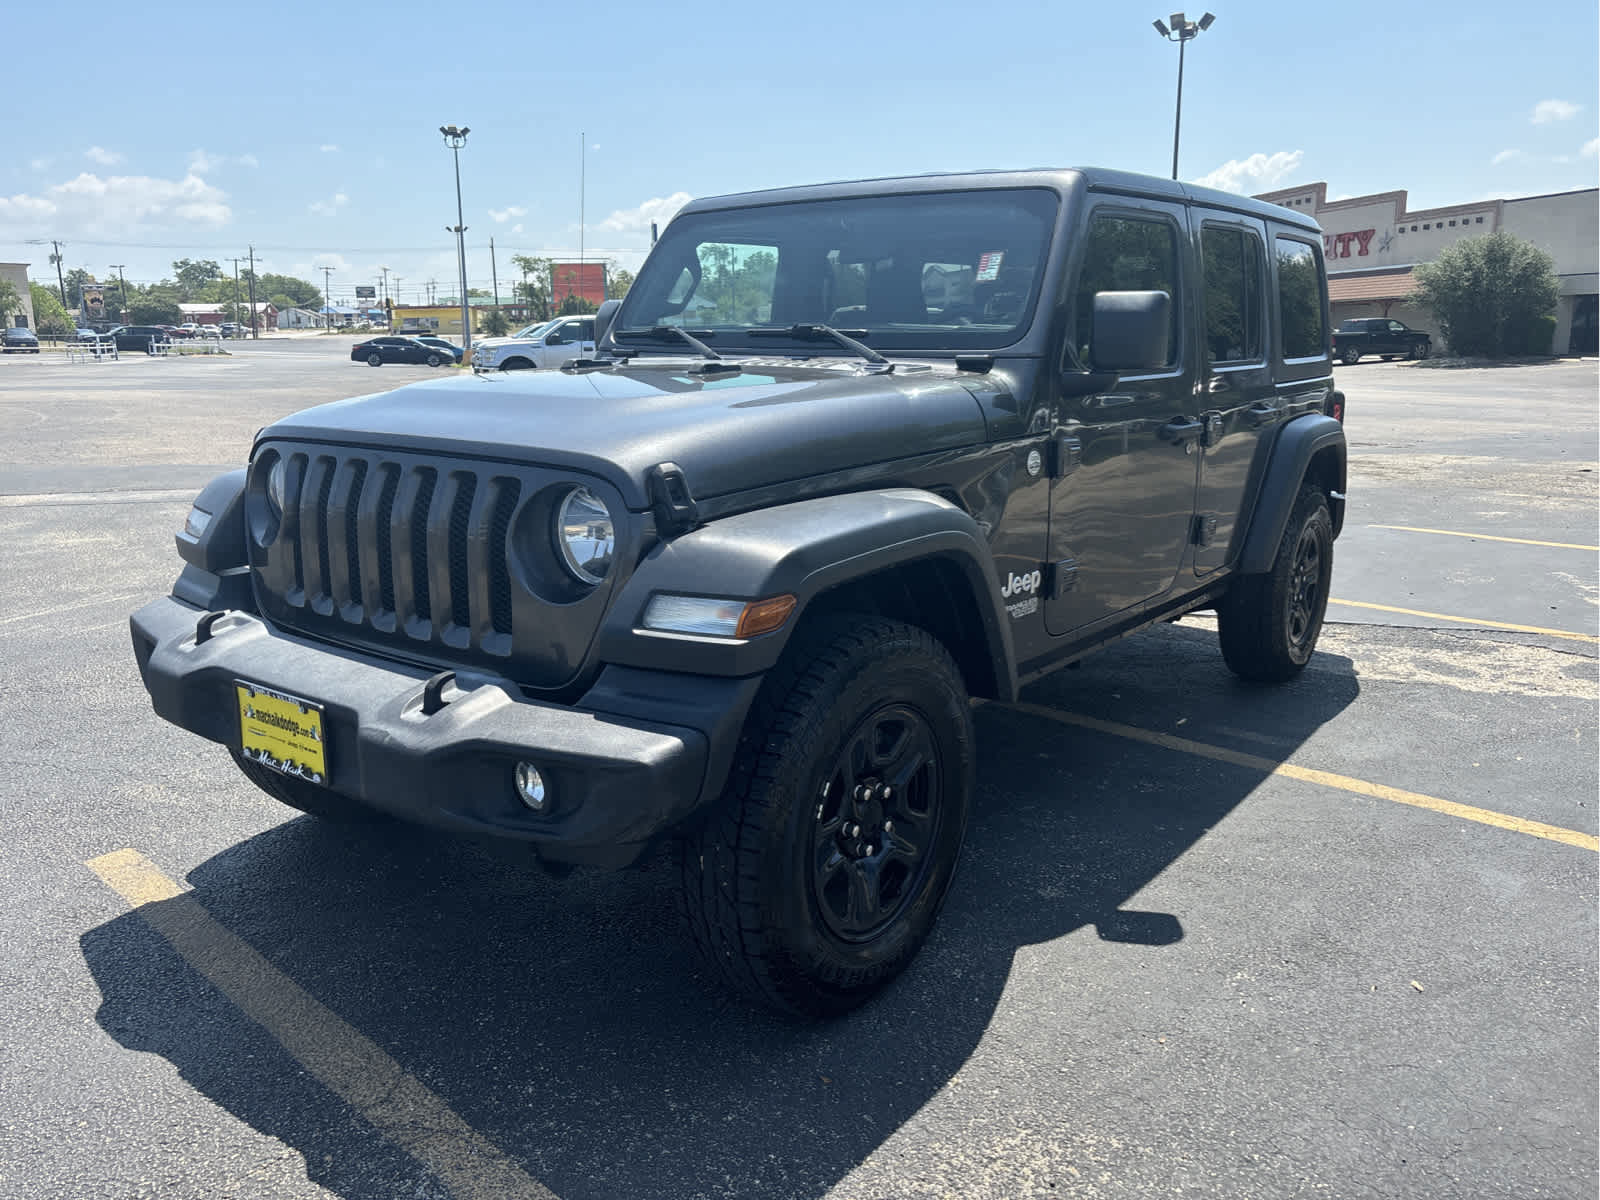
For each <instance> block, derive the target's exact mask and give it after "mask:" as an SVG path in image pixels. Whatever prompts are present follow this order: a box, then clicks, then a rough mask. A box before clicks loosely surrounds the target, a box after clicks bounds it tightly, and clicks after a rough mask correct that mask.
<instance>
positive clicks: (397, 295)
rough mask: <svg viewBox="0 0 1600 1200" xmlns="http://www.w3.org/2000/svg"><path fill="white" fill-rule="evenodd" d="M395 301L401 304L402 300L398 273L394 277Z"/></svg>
mask: <svg viewBox="0 0 1600 1200" xmlns="http://www.w3.org/2000/svg"><path fill="white" fill-rule="evenodd" d="M394 302H395V303H396V304H399V303H400V302H401V301H400V276H398V275H396V276H395V277H394Z"/></svg>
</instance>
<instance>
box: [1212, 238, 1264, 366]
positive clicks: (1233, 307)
mask: <svg viewBox="0 0 1600 1200" xmlns="http://www.w3.org/2000/svg"><path fill="white" fill-rule="evenodd" d="M1200 244H1201V247H1202V250H1203V252H1204V254H1205V266H1206V354H1207V356H1208V357H1209V358H1210V360H1211V361H1212V362H1247V361H1252V360H1255V359H1259V358H1260V357H1261V265H1262V264H1261V258H1262V254H1261V240H1260V239H1259V238H1257V237H1256V236H1255V234H1253V233H1250V232H1249V231H1247V230H1244V229H1239V228H1237V227H1227V226H1221V225H1206V226H1205V227H1204V228H1203V229H1202V231H1201V234H1200Z"/></svg>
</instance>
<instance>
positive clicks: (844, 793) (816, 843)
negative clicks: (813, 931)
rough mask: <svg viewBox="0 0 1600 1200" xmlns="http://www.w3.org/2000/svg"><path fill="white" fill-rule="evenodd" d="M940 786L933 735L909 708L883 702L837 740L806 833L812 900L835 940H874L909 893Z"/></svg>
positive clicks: (925, 867)
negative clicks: (842, 742)
mask: <svg viewBox="0 0 1600 1200" xmlns="http://www.w3.org/2000/svg"><path fill="white" fill-rule="evenodd" d="M941 779H942V772H941V771H940V767H939V746H938V743H937V742H936V741H935V740H934V734H933V728H932V726H931V725H929V723H928V720H927V718H926V717H924V716H923V715H922V714H921V713H920V712H918V711H917V710H916V709H914V708H910V707H908V706H906V705H903V704H891V705H885V706H884V707H883V708H880V709H878V710H877V711H875V712H873V713H871V714H869V715H868V716H867V717H866V718H865V719H863V720H862V721H861V723H860V724H858V725H857V726H856V727H855V729H853V730H852V731H851V732H850V735H849V736H848V737H847V738H846V740H845V745H844V747H843V748H842V749H841V750H840V751H839V754H838V755H837V756H836V758H835V760H834V763H833V767H832V769H831V770H830V771H829V772H828V774H827V777H826V778H825V779H824V781H823V784H822V786H821V788H820V789H818V792H817V797H818V799H817V808H816V820H815V822H814V823H813V825H812V829H811V862H812V873H811V895H812V900H813V902H814V903H815V904H816V906H817V910H818V914H819V915H820V916H821V918H822V920H823V922H824V923H825V924H826V925H827V926H828V928H829V929H830V930H831V931H832V932H833V934H834V935H835V936H836V937H838V938H839V939H840V940H841V941H846V942H864V941H869V940H871V939H872V938H874V937H876V936H877V935H878V934H880V933H881V932H883V930H884V929H885V928H886V927H887V926H888V925H889V924H890V923H891V922H893V921H894V920H895V919H897V918H898V917H899V916H900V914H901V912H903V911H904V909H905V907H906V905H907V904H908V903H909V902H910V901H911V899H912V898H913V897H915V896H916V895H917V893H918V891H919V889H920V887H921V885H922V883H923V881H924V879H925V878H926V876H927V874H928V872H929V870H931V869H932V866H933V855H934V850H935V848H936V847H937V846H938V844H939V833H940V823H941V821H942V819H943V815H944V808H943V805H942V804H941V803H940V801H941V796H940V791H941V787H942V785H941V782H940V781H941Z"/></svg>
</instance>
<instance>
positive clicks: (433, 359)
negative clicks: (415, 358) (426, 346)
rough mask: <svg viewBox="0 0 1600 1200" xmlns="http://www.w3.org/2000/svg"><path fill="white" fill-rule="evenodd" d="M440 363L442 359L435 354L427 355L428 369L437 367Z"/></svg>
mask: <svg viewBox="0 0 1600 1200" xmlns="http://www.w3.org/2000/svg"><path fill="white" fill-rule="evenodd" d="M442 361H443V359H441V358H440V357H439V356H438V355H437V354H430V355H428V365H429V366H430V367H437V366H438V365H439V364H440V363H441V362H442Z"/></svg>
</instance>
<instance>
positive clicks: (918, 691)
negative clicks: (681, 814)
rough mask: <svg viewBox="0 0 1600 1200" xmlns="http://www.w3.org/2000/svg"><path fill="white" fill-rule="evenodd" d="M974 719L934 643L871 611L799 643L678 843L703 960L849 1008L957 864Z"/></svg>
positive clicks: (927, 924) (730, 979)
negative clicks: (706, 814)
mask: <svg viewBox="0 0 1600 1200" xmlns="http://www.w3.org/2000/svg"><path fill="white" fill-rule="evenodd" d="M972 787H973V732H972V718H971V714H970V712H969V709H968V704H967V693H966V688H965V686H964V685H963V683H962V680H961V675H960V673H959V671H958V670H957V669H956V665H955V663H954V662H953V661H952V660H951V658H950V655H949V653H948V652H947V651H946V650H945V648H944V647H943V646H942V645H940V644H939V642H938V641H937V640H936V639H935V638H933V636H932V635H930V634H928V633H927V632H925V631H924V630H921V629H918V628H915V627H914V626H910V625H904V624H901V623H900V622H897V621H889V620H884V619H880V618H876V617H871V616H853V617H850V618H848V619H835V620H832V621H829V622H827V623H825V624H821V625H818V626H816V627H814V628H813V629H812V630H810V631H809V632H804V633H803V634H802V635H801V636H799V637H797V639H796V641H795V643H794V644H792V645H791V646H790V647H789V650H788V652H787V653H786V654H785V656H784V659H783V661H782V662H781V663H780V664H779V666H778V667H777V668H776V669H775V670H774V671H773V673H772V674H771V675H770V676H769V677H768V679H767V681H766V683H765V684H764V685H763V687H762V690H761V693H760V695H759V696H758V697H757V699H756V703H755V705H754V706H753V707H752V709H751V712H750V716H749V718H748V719H747V721H746V724H745V729H744V732H743V734H742V735H741V737H740V740H739V748H738V751H737V754H736V757H735V760H734V763H733V766H732V769H731V770H730V772H729V777H728V784H727V787H726V789H725V791H724V793H723V796H722V799H721V800H720V802H719V804H718V807H717V808H716V810H715V811H714V812H713V813H712V815H711V817H710V819H709V820H708V821H707V822H706V823H705V824H704V825H703V826H702V827H700V828H698V829H696V830H694V831H693V832H691V833H689V834H688V835H687V836H685V838H684V839H683V840H682V842H681V843H680V845H681V858H680V870H681V876H682V900H683V909H684V916H685V918H686V920H687V924H688V926H689V931H690V934H691V936H692V938H693V940H694V942H695V945H696V947H697V948H698V949H699V951H700V953H701V955H702V957H703V958H704V959H705V960H706V962H707V963H708V964H709V965H710V967H711V968H712V969H713V970H714V971H715V972H716V973H717V974H718V975H719V976H721V978H722V980H723V981H724V982H725V983H727V984H729V985H730V986H732V987H733V988H734V989H736V990H738V991H740V992H743V993H744V994H745V995H746V996H748V997H751V998H752V999H755V1000H759V1001H760V1002H762V1003H764V1004H767V1005H769V1006H770V1007H772V1008H775V1009H778V1010H779V1011H782V1012H785V1013H788V1014H791V1015H794V1016H802V1017H825V1016H833V1015H836V1014H838V1013H842V1012H846V1011H848V1010H849V1009H852V1008H854V1007H856V1006H857V1005H859V1004H861V1003H863V1002H864V1001H866V1000H867V999H868V998H870V997H871V996H872V995H873V994H874V993H876V992H877V991H878V989H880V988H881V987H883V986H884V985H885V984H886V983H888V982H889V980H891V979H893V978H894V977H895V976H896V975H897V974H899V972H900V971H901V970H902V969H904V967H905V966H906V964H907V963H909V962H910V961H911V959H912V957H913V956H914V955H915V954H916V952H917V949H918V947H920V946H921V944H922V941H923V939H924V938H925V937H926V936H927V934H928V931H929V930H930V929H931V928H932V926H933V922H934V918H935V917H936V916H937V915H938V912H939V908H940V906H941V904H942V903H943V900H944V896H945V892H946V891H947V889H948V888H949V886H950V881H951V879H952V878H953V876H954V874H955V867H956V860H957V858H958V856H959V854H960V850H961V842H962V838H963V836H964V835H965V831H966V823H967V813H968V810H969V808H970V805H971V795H972Z"/></svg>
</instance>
